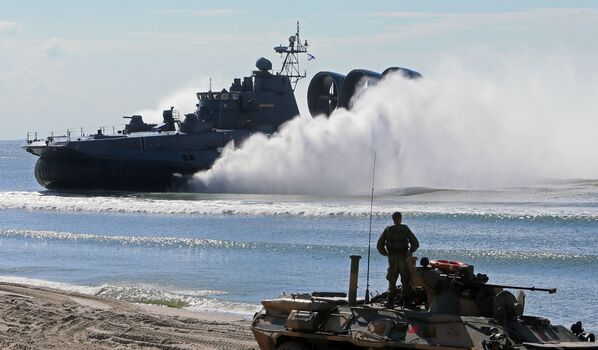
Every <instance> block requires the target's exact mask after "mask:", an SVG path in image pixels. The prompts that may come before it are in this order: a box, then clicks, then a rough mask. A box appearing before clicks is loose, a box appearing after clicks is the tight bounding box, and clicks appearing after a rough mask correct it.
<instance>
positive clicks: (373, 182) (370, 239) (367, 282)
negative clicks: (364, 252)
mask: <svg viewBox="0 0 598 350" xmlns="http://www.w3.org/2000/svg"><path fill="white" fill-rule="evenodd" d="M375 180H376V151H374V164H373V167H372V197H371V198H370V230H369V233H368V271H367V274H366V287H365V303H366V304H367V303H369V302H370V255H371V254H370V252H371V250H372V249H371V247H372V216H373V213H374V184H375Z"/></svg>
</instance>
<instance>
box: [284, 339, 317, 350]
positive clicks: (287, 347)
mask: <svg viewBox="0 0 598 350" xmlns="http://www.w3.org/2000/svg"><path fill="white" fill-rule="evenodd" d="M276 350H309V348H308V347H307V345H305V344H304V343H302V342H300V341H296V340H290V341H286V342H284V343H282V344H280V345H278V346H277V347H276Z"/></svg>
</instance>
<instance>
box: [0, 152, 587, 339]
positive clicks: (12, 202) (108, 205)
mask: <svg viewBox="0 0 598 350" xmlns="http://www.w3.org/2000/svg"><path fill="white" fill-rule="evenodd" d="M21 144H22V142H21V141H0V280H1V281H5V282H6V281H8V282H22V283H29V284H34V285H41V286H49V287H54V288H59V289H63V290H73V291H78V292H82V293H89V294H98V295H103V296H108V297H112V298H117V299H122V300H127V301H131V302H140V303H154V304H164V305H171V306H179V307H184V308H187V309H190V310H201V311H216V312H230V313H235V314H240V315H243V316H246V317H250V316H251V315H252V314H253V313H254V312H255V311H257V310H259V308H260V304H259V303H260V300H262V299H266V298H272V297H276V296H277V295H278V294H280V293H282V292H286V293H294V292H311V291H346V290H347V288H348V279H349V255H351V254H359V255H361V256H362V257H363V258H362V260H361V265H360V279H359V292H358V293H359V295H361V296H363V295H364V291H365V287H366V266H367V265H366V264H367V260H366V258H367V251H368V227H369V218H368V215H369V211H370V203H369V200H370V199H369V196H367V195H364V196H360V195H352V196H298V195H264V194H260V195H249V194H215V193H210V194H204V193H91V194H68V193H58V192H52V191H47V190H45V189H44V188H42V187H40V186H39V185H38V184H37V182H36V181H35V179H34V176H33V168H34V165H35V161H36V158H35V157H34V156H33V155H30V154H28V153H26V152H24V151H23V150H22V149H20V146H21ZM396 210H400V211H402V212H403V213H404V223H406V224H408V225H409V226H410V227H411V229H412V231H413V232H414V233H415V234H416V235H417V237H418V239H419V241H420V244H421V248H420V250H419V251H418V252H417V254H416V255H417V256H419V257H422V256H426V257H429V258H430V259H450V260H458V261H463V262H466V263H469V264H473V265H474V266H475V271H476V272H479V273H485V274H487V275H488V276H489V277H490V282H491V283H504V284H509V285H520V286H536V287H546V288H549V287H550V288H557V289H558V292H557V293H556V294H551V295H549V294H547V293H543V292H528V293H527V299H526V310H525V313H526V314H530V315H537V316H543V317H547V318H549V319H551V320H552V321H553V323H558V324H563V325H565V326H566V327H568V326H569V325H570V324H572V323H574V322H576V321H582V322H583V323H584V325H585V328H586V330H587V331H594V332H597V331H598V318H597V317H596V314H597V313H596V311H597V309H596V305H598V279H597V278H596V272H597V271H598V252H597V248H598V180H587V179H585V180H582V179H575V180H567V181H548V180H547V181H543V182H542V183H538V184H537V185H534V186H526V187H519V188H496V189H485V190H459V189H437V188H401V189H396V190H389V191H384V192H377V193H376V197H375V201H374V211H373V212H374V215H373V224H372V227H373V230H372V241H371V242H372V255H371V273H370V285H371V287H370V290H372V291H374V292H376V291H377V292H382V291H384V290H385V289H386V287H387V284H386V280H385V272H386V271H385V269H386V261H385V258H384V257H382V256H380V255H378V253H377V252H376V250H375V243H376V240H377V238H378V236H379V234H380V233H381V231H382V230H383V229H384V227H385V226H386V225H389V224H390V221H391V219H390V214H391V213H392V212H393V211H396Z"/></svg>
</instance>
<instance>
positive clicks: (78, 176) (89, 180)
mask: <svg viewBox="0 0 598 350" xmlns="http://www.w3.org/2000/svg"><path fill="white" fill-rule="evenodd" d="M200 170H201V169H178V167H176V166H173V165H172V164H168V163H160V162H150V161H136V160H120V159H93V158H77V157H69V158H62V159H57V158H40V159H38V160H37V163H36V164H35V179H36V180H37V182H38V183H39V184H40V185H42V186H43V187H45V188H47V189H51V190H123V191H152V192H163V191H169V190H172V189H174V187H176V186H177V183H180V182H181V181H182V177H181V176H176V175H175V174H181V175H187V176H191V174H193V173H194V172H196V171H200ZM183 171H184V172H183Z"/></svg>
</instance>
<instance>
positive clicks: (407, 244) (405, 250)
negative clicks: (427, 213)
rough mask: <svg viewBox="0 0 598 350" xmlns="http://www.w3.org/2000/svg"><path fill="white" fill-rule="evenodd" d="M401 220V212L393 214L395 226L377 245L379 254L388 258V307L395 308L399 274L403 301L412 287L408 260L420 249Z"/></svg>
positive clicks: (391, 227) (387, 230) (384, 233)
mask: <svg viewBox="0 0 598 350" xmlns="http://www.w3.org/2000/svg"><path fill="white" fill-rule="evenodd" d="M401 219H402V215H401V213H400V212H395V213H393V214H392V221H393V222H394V225H392V226H388V227H387V228H386V229H384V232H382V235H380V238H379V239H378V244H377V245H376V248H377V249H378V252H380V254H382V255H384V256H387V257H388V273H387V274H386V279H387V280H388V302H387V306H388V307H394V300H395V297H396V295H397V279H398V278H399V274H401V285H402V286H403V287H402V289H403V299H405V296H406V294H410V292H411V288H412V287H411V276H410V274H409V261H408V258H409V257H411V253H413V252H415V251H416V250H417V248H419V242H418V241H417V238H416V237H415V235H414V234H413V232H411V230H410V229H409V227H407V225H402V224H401ZM404 301H405V300H403V302H404Z"/></svg>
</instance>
